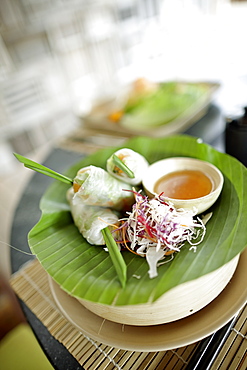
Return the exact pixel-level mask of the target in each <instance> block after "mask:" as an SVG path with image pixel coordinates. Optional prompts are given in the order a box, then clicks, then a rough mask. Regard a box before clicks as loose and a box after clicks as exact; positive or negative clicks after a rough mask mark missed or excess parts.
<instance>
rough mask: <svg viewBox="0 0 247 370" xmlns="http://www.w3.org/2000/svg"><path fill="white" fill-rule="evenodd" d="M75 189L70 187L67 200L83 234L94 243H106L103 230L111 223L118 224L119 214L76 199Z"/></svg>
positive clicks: (89, 241)
mask: <svg viewBox="0 0 247 370" xmlns="http://www.w3.org/2000/svg"><path fill="white" fill-rule="evenodd" d="M73 197H74V191H73V188H70V189H69V190H68V192H67V200H68V202H69V205H70V209H71V214H72V218H73V220H74V223H75V225H76V226H77V228H78V230H79V231H80V233H81V234H82V236H83V237H84V238H85V239H86V240H87V241H88V243H90V244H93V245H103V244H105V241H104V238H103V236H102V233H101V230H102V229H104V228H105V227H107V226H109V227H110V225H115V224H116V225H117V223H118V215H117V213H114V211H112V210H111V209H109V208H105V207H99V206H88V205H85V204H84V203H83V202H78V201H74V199H73Z"/></svg>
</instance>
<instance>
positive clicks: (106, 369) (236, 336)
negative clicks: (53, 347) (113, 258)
mask: <svg viewBox="0 0 247 370" xmlns="http://www.w3.org/2000/svg"><path fill="white" fill-rule="evenodd" d="M10 283H11V285H12V288H13V289H14V291H15V293H16V294H17V295H18V296H19V298H20V299H21V300H22V301H23V302H24V303H25V304H26V305H27V306H28V307H29V308H30V309H31V311H32V312H33V313H34V314H35V315H36V316H37V317H38V319H39V320H40V321H41V322H42V323H43V324H44V325H45V326H46V327H47V329H48V330H49V332H50V333H51V335H52V336H53V337H54V338H55V339H57V340H58V341H59V342H60V343H62V344H63V345H64V346H65V347H66V348H67V350H68V351H69V352H70V353H71V354H72V356H74V357H75V358H76V360H77V361H78V363H79V364H80V365H81V366H83V367H84V368H85V369H86V370H114V369H118V370H129V369H132V370H154V369H155V370H163V369H167V370H184V369H186V367H187V364H188V363H189V361H190V359H191V358H192V356H193V355H194V353H195V352H196V350H197V348H198V345H199V344H200V342H198V343H193V344H191V345H188V346H185V347H182V348H178V349H174V350H169V351H159V352H150V353H149V352H132V351H125V350H122V349H118V348H113V347H111V346H107V345H105V344H102V343H98V342H96V341H94V340H92V339H91V338H88V337H87V336H85V335H83V334H82V333H80V331H79V330H78V329H77V328H76V327H74V326H73V325H72V324H71V323H70V322H69V321H68V320H67V319H66V318H64V317H63V316H62V314H61V313H60V311H59V310H58V308H57V306H56V304H55V301H54V299H53V296H52V293H51V291H50V288H49V281H48V275H47V273H46V272H45V270H44V269H43V268H42V266H41V265H40V263H39V262H38V261H37V260H33V261H31V262H29V263H27V264H26V265H24V266H23V267H22V268H21V269H20V270H19V271H18V272H17V273H15V274H14V275H13V276H12V277H11V279H10ZM246 313H247V308H246V307H245V308H244V309H243V310H242V311H241V313H240V314H239V316H238V318H237V320H236V323H235V326H234V328H233V330H232V331H231V333H230V335H229V337H228V338H227V341H226V343H225V344H224V346H223V348H222V349H221V351H220V353H219V354H218V356H217V358H216V360H215V361H214V364H213V365H212V370H216V369H220V370H226V369H229V370H244V369H246V368H247V366H246V365H247V342H246V330H247V320H246Z"/></svg>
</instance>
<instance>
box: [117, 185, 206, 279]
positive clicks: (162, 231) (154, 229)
mask: <svg viewBox="0 0 247 370" xmlns="http://www.w3.org/2000/svg"><path fill="white" fill-rule="evenodd" d="M135 198H136V203H135V204H134V205H133V207H132V212H129V213H128V216H129V217H128V218H126V219H123V220H122V226H121V227H120V228H117V229H116V231H117V232H118V237H119V234H120V235H121V240H117V242H118V243H120V245H121V246H122V247H125V248H127V249H129V250H130V251H132V252H133V253H136V254H138V255H141V256H143V257H144V256H145V257H146V260H147V262H148V265H149V276H150V278H153V277H155V276H157V274H158V273H157V266H158V262H159V261H161V260H163V259H164V258H166V256H169V255H171V254H172V253H174V252H179V251H180V249H181V247H182V246H183V245H184V244H185V242H188V243H189V244H190V245H191V249H193V250H194V251H195V250H196V245H198V244H199V243H201V242H202V240H203V238H204V235H205V232H206V227H205V224H204V223H203V221H202V220H201V219H200V218H199V217H197V218H195V214H196V210H194V211H190V210H184V209H176V208H175V207H174V205H173V204H172V203H170V202H167V201H166V200H164V199H162V195H159V196H156V197H155V198H153V199H149V198H148V197H146V196H143V195H142V194H140V193H138V192H135Z"/></svg>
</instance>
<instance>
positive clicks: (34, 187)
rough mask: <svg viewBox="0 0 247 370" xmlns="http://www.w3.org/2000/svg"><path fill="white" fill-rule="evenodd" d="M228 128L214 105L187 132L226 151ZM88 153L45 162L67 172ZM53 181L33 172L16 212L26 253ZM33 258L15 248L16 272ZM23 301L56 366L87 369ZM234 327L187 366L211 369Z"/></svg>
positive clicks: (16, 233) (53, 156)
mask: <svg viewBox="0 0 247 370" xmlns="http://www.w3.org/2000/svg"><path fill="white" fill-rule="evenodd" d="M224 128H225V120H224V117H223V116H222V114H221V111H220V109H219V108H218V107H217V106H215V105H211V106H210V107H209V110H208V112H207V114H206V115H205V116H204V117H203V118H202V119H200V120H199V121H198V122H196V123H195V124H194V125H193V126H192V127H190V128H189V129H188V130H187V131H185V134H188V135H191V136H195V137H200V138H202V140H203V141H204V142H205V143H208V144H210V145H212V146H214V147H215V148H216V149H217V150H219V151H222V152H224ZM85 155H86V154H82V153H77V152H74V151H68V150H64V149H60V148H54V149H52V150H51V152H50V153H49V155H48V156H47V158H46V160H45V161H44V163H43V164H44V165H45V166H47V167H50V168H55V169H56V171H57V172H61V173H63V172H65V171H66V169H67V168H69V167H70V166H71V165H72V164H74V163H75V162H76V161H78V160H79V159H81V158H82V157H83V156H85ZM52 181H53V180H52V179H51V178H49V177H46V176H44V175H41V174H39V173H34V174H33V175H32V177H31V180H30V181H29V183H28V184H27V186H26V188H25V190H24V192H23V194H22V196H21V198H20V201H19V204H18V206H17V208H16V211H15V214H14V218H13V224H12V230H11V245H13V246H14V247H16V248H19V249H22V250H23V251H25V252H30V249H29V246H28V243H27V234H28V232H29V231H30V230H31V228H32V227H33V226H34V225H35V224H36V223H37V221H38V220H39V218H40V216H41V212H40V209H39V201H40V198H41V197H42V195H43V194H44V192H45V190H46V189H47V187H48V186H49V185H50V184H51V182H52ZM32 258H34V256H32V255H27V254H23V253H20V252H18V251H16V250H13V249H12V250H11V266H12V272H13V273H14V272H16V271H18V270H19V269H20V268H21V266H23V265H24V264H25V263H26V262H27V261H29V260H31V259H32ZM20 303H21V306H22V309H23V311H24V313H25V315H26V317H27V320H28V322H29V323H30V325H31V327H32V329H33V331H34V333H35V335H36V337H37V340H38V341H39V343H40V345H41V347H42V349H43V351H44V353H45V354H46V355H47V357H48V359H49V360H50V362H51V364H52V365H53V367H54V368H55V369H58V370H65V369H66V370H70V369H73V370H74V369H83V368H82V367H81V366H80V364H79V363H78V362H77V361H76V360H75V358H74V357H73V356H72V355H71V354H70V353H69V352H68V351H67V349H66V348H65V347H64V346H63V345H62V344H60V343H59V342H58V341H56V340H55V339H54V338H53V337H52V336H51V334H50V333H49V332H48V330H47V329H46V327H45V326H44V325H43V324H42V323H41V322H40V321H39V320H38V319H37V318H36V316H35V315H34V314H33V313H32V312H31V311H30V310H29V309H28V307H27V306H26V305H25V304H24V303H23V302H20ZM230 327H231V323H229V324H227V325H226V326H225V327H224V328H222V329H221V330H219V331H218V332H217V333H215V334H213V335H211V336H210V337H208V338H206V339H205V340H203V341H202V342H201V344H200V347H199V349H198V351H197V352H196V354H195V355H194V357H193V358H192V360H191V362H190V363H189V364H188V366H187V368H188V369H200V370H203V369H207V368H208V365H209V364H210V362H211V361H212V358H213V357H214V356H215V355H216V353H217V350H219V349H220V346H221V345H222V344H223V342H224V338H225V337H226V336H227V333H228V331H229V328H230Z"/></svg>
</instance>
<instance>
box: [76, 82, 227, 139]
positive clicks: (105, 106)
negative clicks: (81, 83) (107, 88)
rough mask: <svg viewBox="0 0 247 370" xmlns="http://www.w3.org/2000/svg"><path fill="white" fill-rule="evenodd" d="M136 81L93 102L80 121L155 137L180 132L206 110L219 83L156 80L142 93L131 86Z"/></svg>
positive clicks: (104, 129)
mask: <svg viewBox="0 0 247 370" xmlns="http://www.w3.org/2000/svg"><path fill="white" fill-rule="evenodd" d="M140 81H143V79H139V80H136V81H134V83H132V86H130V87H124V88H123V90H122V92H121V93H120V94H119V95H118V96H115V97H107V98H105V99H104V98H102V100H101V101H99V100H98V102H95V104H94V105H93V107H92V109H91V111H90V112H89V113H88V114H86V115H82V116H81V117H80V118H81V121H82V124H83V125H84V126H85V127H87V128H91V129H96V130H99V131H102V132H115V133H116V132H117V133H122V134H125V135H128V136H135V135H148V136H151V137H159V136H167V135H170V134H174V133H179V132H183V131H184V130H185V129H187V128H189V127H190V126H192V125H193V124H194V123H195V122H196V121H198V120H199V119H200V118H202V117H203V116H204V115H205V114H206V112H207V110H208V107H209V105H210V103H211V101H212V99H213V94H214V93H215V92H216V90H217V89H218V88H219V86H220V85H219V84H218V83H216V82H203V81H202V82H185V81H177V82H176V81H169V82H160V83H158V84H157V86H158V89H157V90H154V91H151V90H150V91H149V92H148V93H147V94H146V96H143V95H141V93H140V92H139V91H136V90H135V88H133V86H134V85H135V84H136V83H138V82H140ZM147 83H150V84H152V83H151V82H147ZM151 89H152V88H151ZM142 93H143V92H142ZM155 100H156V101H155ZM156 107H157V109H156Z"/></svg>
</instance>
